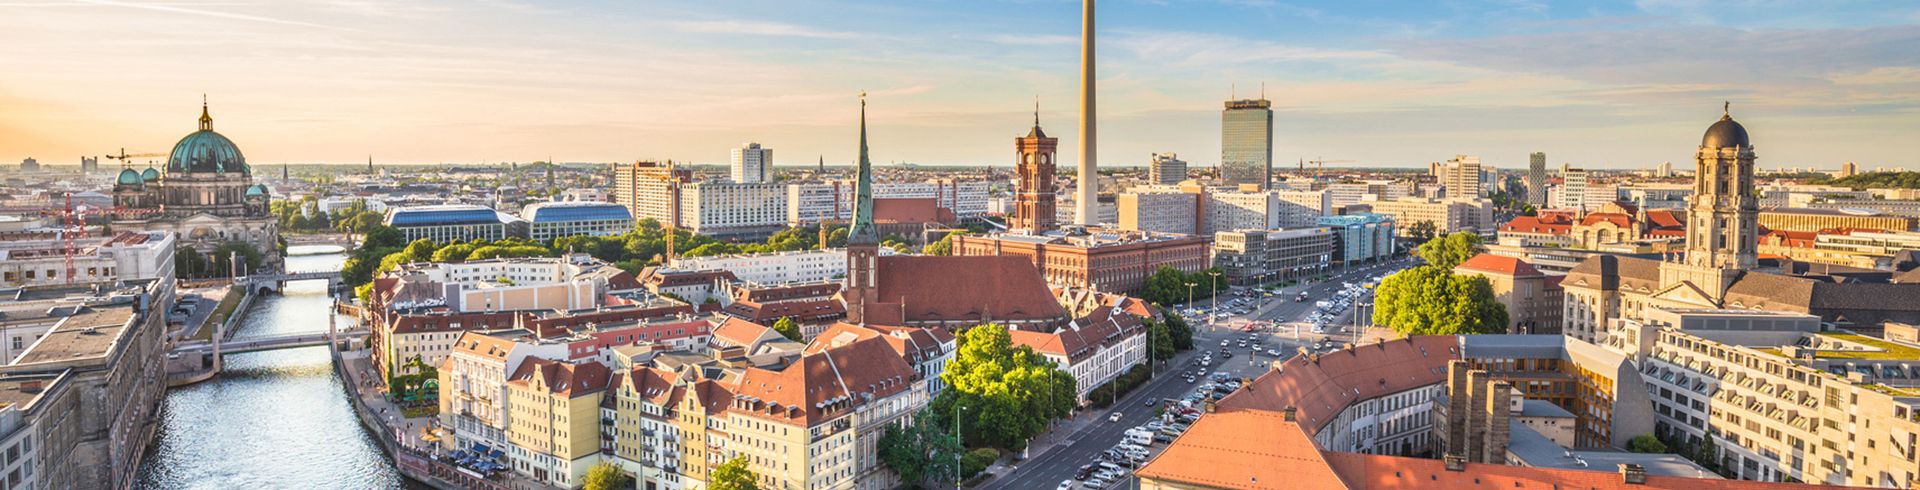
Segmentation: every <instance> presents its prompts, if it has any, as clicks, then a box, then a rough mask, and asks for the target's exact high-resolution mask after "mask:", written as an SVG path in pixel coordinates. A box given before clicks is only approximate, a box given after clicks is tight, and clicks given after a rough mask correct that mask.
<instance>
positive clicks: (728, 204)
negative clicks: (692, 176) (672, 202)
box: [674, 181, 787, 237]
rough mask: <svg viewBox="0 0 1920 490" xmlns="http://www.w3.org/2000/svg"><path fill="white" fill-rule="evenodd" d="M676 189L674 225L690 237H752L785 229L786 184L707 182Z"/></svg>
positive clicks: (681, 186) (685, 185)
mask: <svg viewBox="0 0 1920 490" xmlns="http://www.w3.org/2000/svg"><path fill="white" fill-rule="evenodd" d="M679 187H680V191H679V197H680V201H679V210H678V211H676V212H675V213H674V214H675V215H676V217H677V218H678V221H677V222H676V225H677V226H679V227H681V228H686V229H689V230H691V231H692V232H693V233H697V234H701V235H709V236H723V237H754V236H764V235H767V234H771V233H773V232H775V231H779V230H780V229H781V228H785V227H786V225H787V186H786V185H785V184H774V183H758V184H743V183H734V182H723V181H708V182H695V183H691V184H682V185H680V186H679Z"/></svg>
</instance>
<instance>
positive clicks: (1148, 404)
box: [1142, 398, 1153, 407]
mask: <svg viewBox="0 0 1920 490" xmlns="http://www.w3.org/2000/svg"><path fill="white" fill-rule="evenodd" d="M1142 405H1143V406H1147V407H1152V406H1153V399H1152V398H1148V399H1147V401H1146V402H1145V403H1144V404H1142Z"/></svg>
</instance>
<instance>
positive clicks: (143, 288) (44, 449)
mask: <svg viewBox="0 0 1920 490" xmlns="http://www.w3.org/2000/svg"><path fill="white" fill-rule="evenodd" d="M173 305H174V290H173V278H172V276H168V277H164V278H160V279H153V280H140V281H128V282H123V283H108V282H94V283H86V284H80V283H76V284H74V285H72V286H59V287H40V288H28V289H22V290H17V291H16V292H14V293H11V295H10V297H9V298H8V300H7V301H0V336H4V337H5V339H4V341H3V342H0V352H4V353H5V356H4V357H3V358H0V445H3V446H4V447H5V456H6V457H5V458H4V460H0V468H8V469H7V473H6V474H5V478H6V479H5V481H6V486H7V488H130V487H134V486H137V484H136V483H135V481H136V478H135V476H136V475H135V472H136V470H137V469H138V464H139V462H140V461H141V457H142V455H143V453H144V452H145V451H146V450H147V449H148V448H150V447H151V446H149V445H148V443H149V442H150V440H151V439H152V436H153V434H154V432H155V431H156V430H157V429H158V428H159V427H158V424H159V422H160V419H161V415H160V399H161V397H162V396H163V395H164V394H165V393H166V383H167V372H166V367H165V366H164V365H163V364H164V363H165V362H166V356H167V353H166V351H167V348H166V345H165V342H166V340H165V339H166V337H167V333H166V330H167V313H166V312H167V311H168V310H169V309H171V308H172V307H173Z"/></svg>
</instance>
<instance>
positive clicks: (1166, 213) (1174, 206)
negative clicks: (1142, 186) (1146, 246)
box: [1114, 192, 1202, 235]
mask: <svg viewBox="0 0 1920 490" xmlns="http://www.w3.org/2000/svg"><path fill="white" fill-rule="evenodd" d="M1114 206H1115V209H1116V211H1118V213H1119V217H1120V219H1119V228H1120V229H1122V230H1126V231H1139V232H1151V233H1178V234H1182V235H1193V234H1197V233H1199V229H1200V226H1202V225H1201V218H1200V199H1199V195H1197V194H1190V193H1185V192H1142V193H1131V192H1130V193H1124V194H1120V195H1118V196H1116V197H1115V201H1114Z"/></svg>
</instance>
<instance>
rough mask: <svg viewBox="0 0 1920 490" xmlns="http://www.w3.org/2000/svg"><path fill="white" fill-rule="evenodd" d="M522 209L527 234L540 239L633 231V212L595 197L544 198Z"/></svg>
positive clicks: (547, 239)
mask: <svg viewBox="0 0 1920 490" xmlns="http://www.w3.org/2000/svg"><path fill="white" fill-rule="evenodd" d="M520 213H521V214H522V215H523V217H524V220H525V221H526V222H527V237H528V238H532V239H534V240H538V241H543V242H544V241H550V240H553V239H555V238H560V237H568V236H578V235H595V236H612V235H619V234H622V233H627V232H630V231H633V215H632V214H628V213H627V207H626V206H621V205H619V204H614V203H607V202H595V201H562V202H542V203H534V204H532V205H528V206H527V207H526V208H525V209H522V210H521V211H520Z"/></svg>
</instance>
